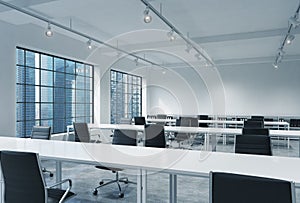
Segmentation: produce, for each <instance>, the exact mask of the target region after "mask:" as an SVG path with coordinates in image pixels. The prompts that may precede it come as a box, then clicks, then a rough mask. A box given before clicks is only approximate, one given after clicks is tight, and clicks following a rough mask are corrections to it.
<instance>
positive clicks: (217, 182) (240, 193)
mask: <svg viewBox="0 0 300 203" xmlns="http://www.w3.org/2000/svg"><path fill="white" fill-rule="evenodd" d="M295 201H296V200H295V187H294V183H292V182H289V181H285V180H278V179H271V178H264V177H257V176H248V175H239V174H231V173H221V172H211V173H210V201H209V202H210V203H224V202H230V203H241V202H243V203H274V202H284V203H294V202H295Z"/></svg>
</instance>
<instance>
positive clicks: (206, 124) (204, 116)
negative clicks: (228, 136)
mask: <svg viewBox="0 0 300 203" xmlns="http://www.w3.org/2000/svg"><path fill="white" fill-rule="evenodd" d="M198 119H199V120H208V115H198ZM199 127H204V128H207V127H208V123H199Z"/></svg>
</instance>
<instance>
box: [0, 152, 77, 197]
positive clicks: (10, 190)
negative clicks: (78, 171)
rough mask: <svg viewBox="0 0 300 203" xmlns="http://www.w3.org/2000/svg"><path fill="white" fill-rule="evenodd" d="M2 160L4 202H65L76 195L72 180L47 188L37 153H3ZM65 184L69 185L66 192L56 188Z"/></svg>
mask: <svg viewBox="0 0 300 203" xmlns="http://www.w3.org/2000/svg"><path fill="white" fill-rule="evenodd" d="M0 160H1V168H2V173H3V178H4V187H5V189H4V202H7V203H19V202H39V203H41V202H44V203H46V202H48V200H51V201H54V202H58V201H59V202H63V201H64V200H66V199H68V198H70V197H72V196H73V195H74V193H73V192H71V191H70V190H71V187H72V181H71V180H70V179H65V180H63V181H61V182H59V183H55V184H53V185H52V186H49V187H47V186H46V183H45V180H44V176H43V174H42V170H41V168H40V160H39V155H38V154H36V153H31V152H14V151H1V152H0ZM63 183H69V185H68V187H67V189H66V190H62V189H58V188H55V187H57V186H58V185H62V184H63Z"/></svg>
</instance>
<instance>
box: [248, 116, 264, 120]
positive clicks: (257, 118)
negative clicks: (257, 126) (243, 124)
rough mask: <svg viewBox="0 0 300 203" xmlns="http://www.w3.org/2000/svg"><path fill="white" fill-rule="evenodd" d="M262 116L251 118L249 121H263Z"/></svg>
mask: <svg viewBox="0 0 300 203" xmlns="http://www.w3.org/2000/svg"><path fill="white" fill-rule="evenodd" d="M264 118H265V117H264V116H251V120H254V121H264Z"/></svg>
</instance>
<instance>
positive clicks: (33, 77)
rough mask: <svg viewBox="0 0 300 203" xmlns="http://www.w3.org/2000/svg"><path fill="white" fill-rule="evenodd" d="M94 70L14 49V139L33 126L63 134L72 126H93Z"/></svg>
mask: <svg viewBox="0 0 300 203" xmlns="http://www.w3.org/2000/svg"><path fill="white" fill-rule="evenodd" d="M93 83H94V67H93V66H92V65H89V64H85V63H82V62H78V61H73V60H69V59H65V58H61V57H57V56H53V55H49V54H45V53H40V52H36V51H32V50H28V49H24V48H20V47H17V48H16V131H17V132H16V135H17V137H26V136H29V135H30V134H31V129H32V126H34V125H45V126H51V127H52V132H53V133H61V132H66V128H67V127H66V126H67V125H71V124H72V123H73V122H75V121H76V122H88V123H89V122H93V121H94V118H93V106H94V99H93V98H94V97H93V94H94V85H93Z"/></svg>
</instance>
